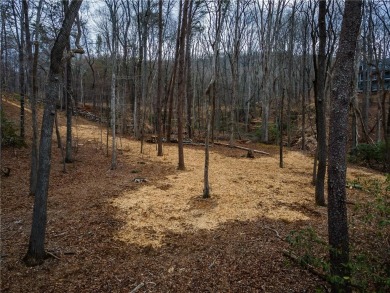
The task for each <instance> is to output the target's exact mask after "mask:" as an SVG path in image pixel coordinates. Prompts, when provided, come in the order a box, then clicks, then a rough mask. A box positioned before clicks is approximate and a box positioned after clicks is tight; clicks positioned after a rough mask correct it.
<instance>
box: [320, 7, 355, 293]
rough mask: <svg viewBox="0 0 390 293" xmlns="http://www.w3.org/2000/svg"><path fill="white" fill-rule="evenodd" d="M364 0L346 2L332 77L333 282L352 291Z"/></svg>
mask: <svg viewBox="0 0 390 293" xmlns="http://www.w3.org/2000/svg"><path fill="white" fill-rule="evenodd" d="M361 7H362V1H361V0H347V1H346V2H345V7H344V14H343V23H342V28H341V34H340V41H339V47H338V50H337V54H336V60H335V68H334V75H333V79H332V93H331V103H330V104H331V108H330V125H329V165H328V230H329V245H330V251H329V252H330V265H331V267H330V269H331V274H332V275H333V276H336V277H338V280H339V281H340V282H335V283H333V284H332V292H350V291H351V288H350V286H349V279H350V278H349V277H350V271H349V267H348V262H349V234H348V219H347V206H346V189H345V184H346V170H347V165H346V150H347V137H348V135H347V128H348V108H349V104H350V98H351V97H352V95H353V90H354V88H353V86H352V85H353V82H352V80H353V78H354V77H355V75H354V64H355V62H354V58H355V51H356V43H357V35H358V33H359V27H360V21H361V15H362V14H361Z"/></svg>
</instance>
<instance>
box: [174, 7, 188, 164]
mask: <svg viewBox="0 0 390 293" xmlns="http://www.w3.org/2000/svg"><path fill="white" fill-rule="evenodd" d="M188 6H189V0H184V3H183V17H182V21H181V30H180V46H179V62H178V67H179V79H178V99H177V140H178V152H179V166H178V169H179V170H184V169H185V165H184V149H183V108H184V98H185V88H186V84H185V45H186V33H187V21H188V20H187V15H188Z"/></svg>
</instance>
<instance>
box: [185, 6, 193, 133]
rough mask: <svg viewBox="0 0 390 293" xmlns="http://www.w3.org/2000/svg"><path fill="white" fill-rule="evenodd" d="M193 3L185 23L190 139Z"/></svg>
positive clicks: (188, 130)
mask: <svg viewBox="0 0 390 293" xmlns="http://www.w3.org/2000/svg"><path fill="white" fill-rule="evenodd" d="M193 5H194V0H190V3H189V11H188V23H187V36H186V38H187V39H186V42H187V43H186V50H185V54H186V57H185V58H186V79H187V80H186V82H187V84H186V101H187V113H186V114H187V119H186V120H187V121H186V125H187V135H188V137H189V138H190V139H192V115H191V114H192V100H193V91H192V82H191V79H192V72H191V40H192V18H193V15H192V14H193V12H192V9H193Z"/></svg>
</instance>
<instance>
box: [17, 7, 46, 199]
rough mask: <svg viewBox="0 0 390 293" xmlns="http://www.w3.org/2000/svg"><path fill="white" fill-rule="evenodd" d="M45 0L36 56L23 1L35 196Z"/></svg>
mask: <svg viewBox="0 0 390 293" xmlns="http://www.w3.org/2000/svg"><path fill="white" fill-rule="evenodd" d="M42 4H43V0H40V1H39V3H38V7H37V12H36V13H37V14H36V21H35V24H34V26H35V29H34V40H35V41H34V55H33V52H32V42H31V34H30V21H29V16H28V1H27V0H23V2H22V5H23V6H24V9H23V11H24V25H25V31H26V49H27V55H28V66H27V67H28V74H27V81H28V86H29V97H30V106H31V120H32V141H31V166H30V186H29V188H30V192H29V193H30V195H34V194H35V189H36V186H37V173H38V121H37V110H36V98H37V95H38V86H37V71H38V55H39V43H38V36H39V31H38V27H39V24H40V19H41V11H42Z"/></svg>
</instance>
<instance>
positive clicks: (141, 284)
mask: <svg viewBox="0 0 390 293" xmlns="http://www.w3.org/2000/svg"><path fill="white" fill-rule="evenodd" d="M143 286H145V283H144V282H142V283H140V284H138V286H137V287H135V288H134V289H133V290H131V291H130V293H135V292H137V291H138V290H139V289H141V288H142V287H143Z"/></svg>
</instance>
